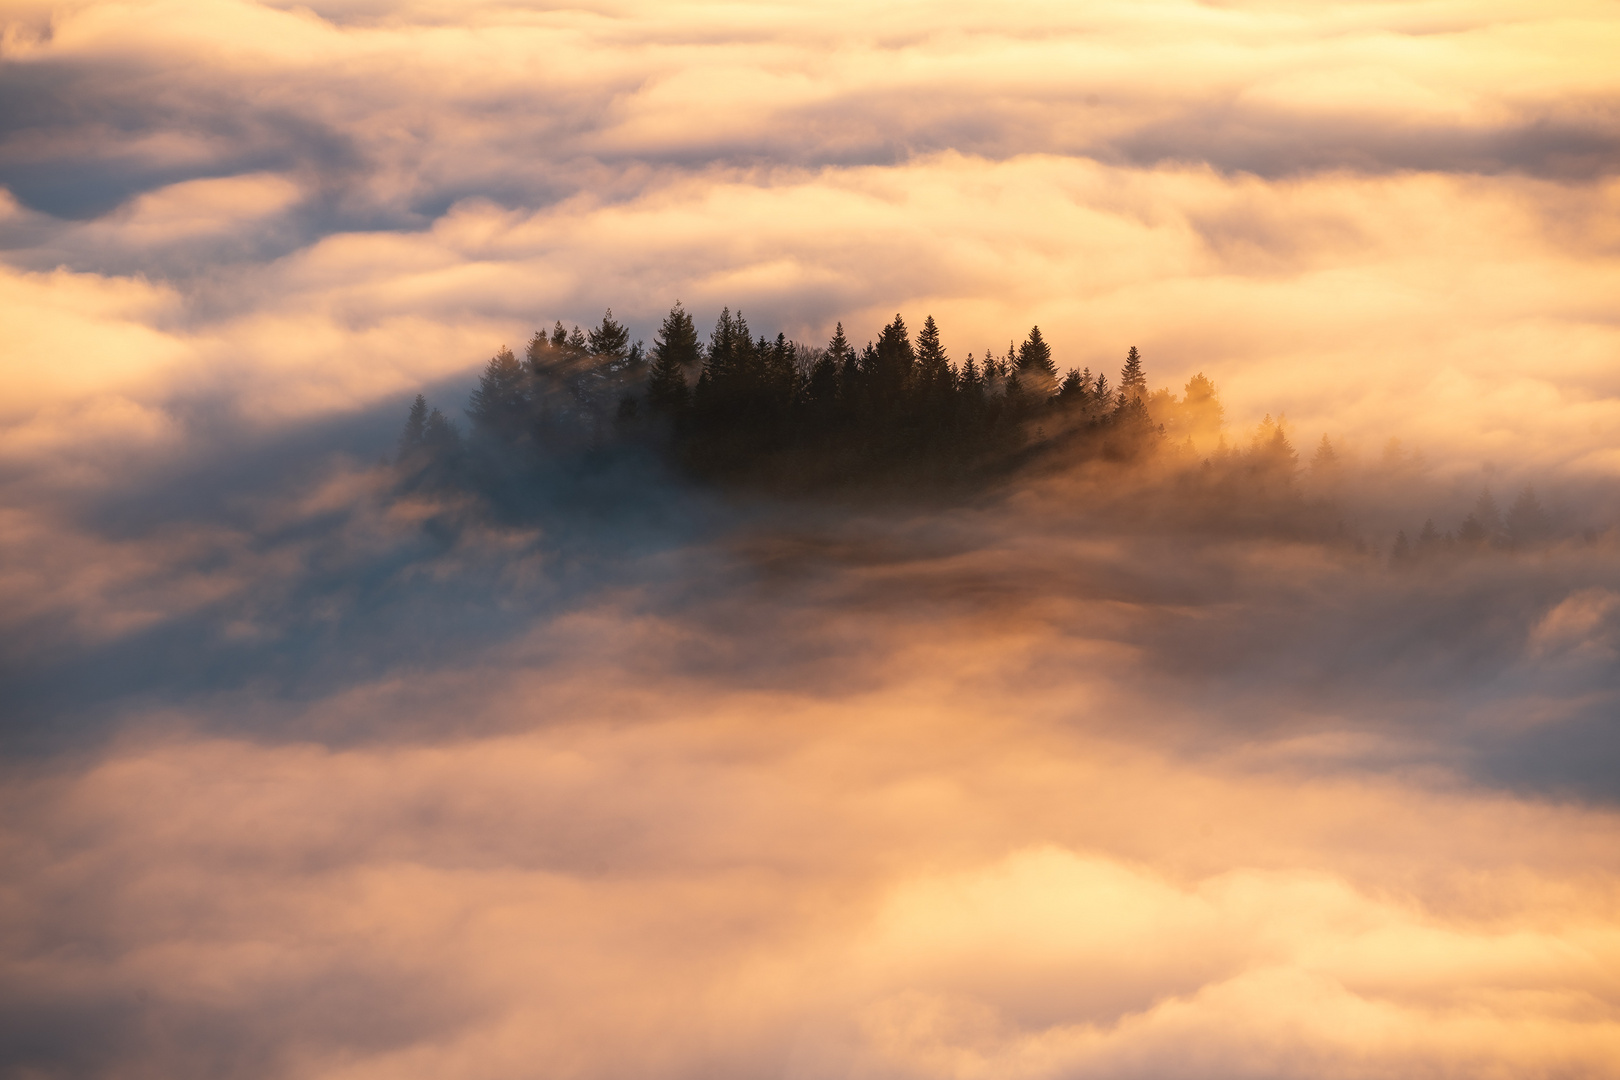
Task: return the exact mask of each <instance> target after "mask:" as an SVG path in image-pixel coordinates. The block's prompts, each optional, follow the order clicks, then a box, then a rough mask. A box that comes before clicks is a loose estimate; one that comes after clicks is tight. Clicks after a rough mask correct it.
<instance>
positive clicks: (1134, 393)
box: [1119, 345, 1147, 398]
mask: <svg viewBox="0 0 1620 1080" xmlns="http://www.w3.org/2000/svg"><path fill="white" fill-rule="evenodd" d="M1119 392H1120V394H1121V396H1122V398H1132V397H1146V396H1147V375H1146V374H1145V373H1144V372H1143V371H1142V354H1141V353H1139V352H1137V351H1136V346H1135V345H1132V346H1131V351H1130V352H1128V353H1126V354H1125V366H1124V367H1122V368H1120V370H1119Z"/></svg>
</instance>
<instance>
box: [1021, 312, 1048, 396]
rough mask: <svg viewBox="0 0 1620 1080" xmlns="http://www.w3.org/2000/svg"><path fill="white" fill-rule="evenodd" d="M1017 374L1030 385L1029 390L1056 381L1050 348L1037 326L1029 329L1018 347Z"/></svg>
mask: <svg viewBox="0 0 1620 1080" xmlns="http://www.w3.org/2000/svg"><path fill="white" fill-rule="evenodd" d="M1018 374H1019V376H1020V378H1022V379H1023V380H1025V381H1026V382H1027V383H1029V384H1030V387H1031V389H1035V388H1037V384H1044V383H1053V382H1056V381H1057V365H1056V364H1054V363H1053V362H1052V346H1050V345H1048V344H1047V343H1046V339H1045V338H1044V337H1042V336H1041V328H1040V327H1039V326H1032V327H1030V329H1029V336H1028V337H1027V338H1025V339H1024V343H1023V344H1022V345H1020V346H1018Z"/></svg>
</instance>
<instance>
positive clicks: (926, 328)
mask: <svg viewBox="0 0 1620 1080" xmlns="http://www.w3.org/2000/svg"><path fill="white" fill-rule="evenodd" d="M952 381H953V380H952V377H951V361H950V358H949V357H948V356H947V355H946V354H945V348H944V346H943V345H941V344H940V342H939V326H938V324H936V323H935V322H934V317H933V316H932V315H929V316H928V317H927V318H925V319H924V320H923V328H922V330H921V331H920V332H918V334H917V383H918V385H919V386H921V387H923V388H924V389H925V390H926V391H931V392H942V391H944V390H946V389H948V388H949V387H950V385H951V383H952Z"/></svg>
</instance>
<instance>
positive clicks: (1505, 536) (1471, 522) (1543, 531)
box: [1389, 486, 1554, 568]
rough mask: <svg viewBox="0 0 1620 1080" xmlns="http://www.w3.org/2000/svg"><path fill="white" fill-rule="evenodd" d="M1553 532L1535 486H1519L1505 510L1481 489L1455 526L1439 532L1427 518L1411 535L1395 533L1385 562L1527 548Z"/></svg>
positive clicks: (1404, 562) (1415, 562)
mask: <svg viewBox="0 0 1620 1080" xmlns="http://www.w3.org/2000/svg"><path fill="white" fill-rule="evenodd" d="M1553 531H1554V530H1553V524H1552V518H1551V516H1550V515H1549V514H1548V513H1547V511H1546V509H1545V508H1544V507H1543V506H1542V505H1541V500H1540V499H1539V498H1537V497H1536V490H1535V488H1533V487H1529V486H1526V487H1524V488H1523V489H1521V490H1520V491H1519V494H1518V497H1517V498H1515V499H1514V500H1513V502H1512V504H1511V505H1510V506H1509V507H1508V508H1507V511H1506V512H1505V513H1504V512H1503V511H1502V509H1501V508H1500V507H1499V506H1498V504H1497V502H1496V498H1495V496H1493V495H1492V494H1491V489H1490V488H1485V489H1484V490H1482V491H1481V492H1480V493H1479V498H1478V499H1477V500H1475V502H1474V508H1473V510H1472V511H1471V512H1469V514H1468V515H1467V516H1466V517H1464V518H1463V519H1462V521H1461V522H1459V523H1458V524H1457V527H1456V528H1455V529H1453V530H1447V531H1446V532H1441V531H1440V530H1439V529H1437V528H1436V527H1435V524H1434V519H1433V518H1429V519H1427V520H1425V521H1424V522H1423V528H1421V529H1420V530H1418V532H1417V533H1416V534H1415V535H1414V536H1411V537H1408V536H1407V535H1406V530H1405V529H1402V530H1400V531H1399V532H1398V533H1396V534H1395V543H1394V545H1393V546H1392V547H1391V549H1390V554H1389V561H1390V565H1391V566H1394V567H1397V568H1399V567H1407V566H1416V565H1421V564H1423V563H1432V562H1435V561H1438V560H1441V559H1447V558H1454V557H1456V556H1459V555H1467V554H1469V553H1472V552H1479V551H1488V550H1492V549H1498V550H1500V549H1522V548H1530V547H1534V546H1536V545H1537V544H1540V543H1542V542H1543V541H1547V540H1550V539H1552V538H1553Z"/></svg>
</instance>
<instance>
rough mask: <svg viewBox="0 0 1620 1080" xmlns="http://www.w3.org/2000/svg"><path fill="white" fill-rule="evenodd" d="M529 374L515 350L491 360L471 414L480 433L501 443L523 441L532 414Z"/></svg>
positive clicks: (474, 397)
mask: <svg viewBox="0 0 1620 1080" xmlns="http://www.w3.org/2000/svg"><path fill="white" fill-rule="evenodd" d="M528 383H529V380H528V378H527V374H526V373H525V372H524V370H523V365H521V364H519V363H518V359H517V357H516V356H513V355H512V350H511V349H506V348H503V349H501V351H500V352H498V353H496V354H495V355H494V356H493V357H491V358H490V361H489V363H488V364H487V365H485V367H484V373H483V375H481V376H480V377H479V379H478V388H477V389H476V390H474V391H473V392H472V399H471V401H470V402H469V403H468V409H467V411H468V412H469V413H470V414H471V415H472V418H473V423H474V425H475V426H476V427H477V428H478V430H479V431H481V432H483V433H485V434H488V435H492V436H494V437H496V438H498V439H503V440H511V439H516V438H519V437H521V435H522V434H523V428H524V421H525V419H526V417H527V414H528V410H529V395H528Z"/></svg>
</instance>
